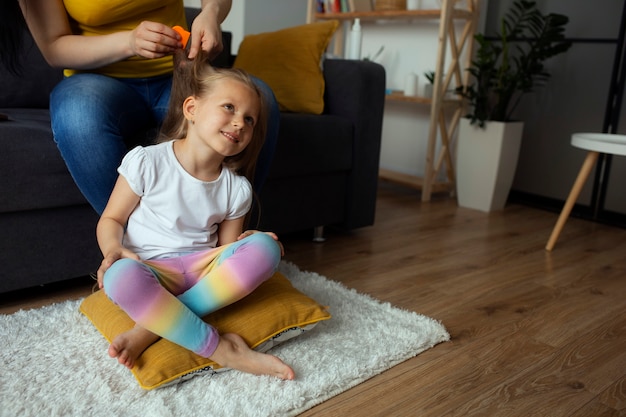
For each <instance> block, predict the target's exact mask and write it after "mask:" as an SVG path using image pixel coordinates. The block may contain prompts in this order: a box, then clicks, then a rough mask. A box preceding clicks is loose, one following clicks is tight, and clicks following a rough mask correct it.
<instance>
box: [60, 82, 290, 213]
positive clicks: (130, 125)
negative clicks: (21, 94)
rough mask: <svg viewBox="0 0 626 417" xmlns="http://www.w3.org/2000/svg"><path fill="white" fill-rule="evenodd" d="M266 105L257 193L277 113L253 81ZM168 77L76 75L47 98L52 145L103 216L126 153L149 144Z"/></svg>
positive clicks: (273, 137) (267, 164)
mask: <svg viewBox="0 0 626 417" xmlns="http://www.w3.org/2000/svg"><path fill="white" fill-rule="evenodd" d="M255 81H256V82H257V85H258V86H259V87H260V88H261V90H262V91H263V93H264V94H265V96H266V98H267V101H268V103H269V118H268V126H267V136H266V138H265V144H264V145H263V149H262V150H261V154H260V156H259V160H258V162H257V169H256V174H255V180H254V184H253V186H254V189H255V191H256V192H257V193H258V192H260V189H261V187H262V185H263V183H264V182H265V179H266V178H267V174H268V172H269V167H270V164H271V162H272V158H273V156H274V149H275V147H276V141H277V138H278V125H279V119H280V111H279V108H278V103H277V101H276V98H275V97H274V93H273V92H272V90H271V89H270V87H269V86H268V85H267V84H265V83H264V82H263V81H261V80H258V79H255ZM171 86H172V78H171V76H163V77H154V78H144V79H122V78H112V77H108V76H104V75H99V74H89V73H85V74H76V75H73V76H71V77H68V78H65V79H64V80H62V81H61V82H60V83H59V84H58V85H57V86H56V87H55V88H54V90H53V91H52V94H51V96H50V117H51V122H52V132H53V135H54V140H55V142H56V144H57V146H58V148H59V151H60V152H61V156H62V157H63V159H64V160H65V164H66V165H67V167H68V169H69V171H70V174H71V175H72V177H73V178H74V181H75V182H76V185H78V188H79V189H80V191H81V192H82V193H83V195H84V196H85V198H86V199H87V201H89V203H90V204H91V205H92V207H93V208H94V209H95V210H96V212H98V214H102V212H103V211H104V208H105V206H106V204H107V201H108V200H109V196H110V195H111V191H113V186H114V185H115V182H116V180H117V168H118V166H119V165H120V162H121V161H122V158H123V157H124V155H125V154H126V152H127V151H128V150H129V149H131V148H133V147H135V146H137V145H148V144H150V143H153V141H154V138H155V137H156V133H157V132H158V129H159V126H160V125H161V123H162V121H163V118H164V117H165V113H166V112H167V106H168V103H169V98H170V90H171Z"/></svg>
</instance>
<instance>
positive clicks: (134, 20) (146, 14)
mask: <svg viewBox="0 0 626 417" xmlns="http://www.w3.org/2000/svg"><path fill="white" fill-rule="evenodd" d="M63 3H64V5H65V9H66V10H67V13H68V15H69V18H70V24H71V25H72V30H73V32H74V33H75V34H77V35H85V36H98V35H106V34H109V33H114V32H120V31H125V30H133V29H135V28H136V27H137V25H139V23H141V22H143V21H144V20H148V21H152V22H160V23H163V24H165V25H167V26H170V27H173V26H176V25H179V26H182V27H187V22H186V19H185V7H184V4H183V1H182V0H63ZM172 69H173V60H172V57H171V56H166V57H164V58H156V59H146V58H141V57H136V56H135V57H132V58H129V59H127V60H124V61H120V62H116V63H113V64H110V65H107V66H105V67H102V68H99V69H94V70H89V71H88V72H95V73H99V74H104V75H109V76H112V77H120V78H146V77H155V76H159V75H164V74H169V73H171V72H172ZM77 72H80V71H76V70H72V69H66V70H65V75H66V76H69V75H72V74H75V73H77Z"/></svg>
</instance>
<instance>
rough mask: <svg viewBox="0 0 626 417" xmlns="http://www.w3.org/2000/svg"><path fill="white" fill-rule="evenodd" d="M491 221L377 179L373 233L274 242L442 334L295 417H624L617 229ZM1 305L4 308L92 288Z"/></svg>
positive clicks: (504, 215) (513, 213)
mask: <svg viewBox="0 0 626 417" xmlns="http://www.w3.org/2000/svg"><path fill="white" fill-rule="evenodd" d="M556 218H557V214H556V213H551V212H547V211H541V210H536V209H533V208H529V207H525V206H517V205H511V206H507V208H506V209H505V210H504V211H503V212H500V213H492V214H490V215H487V214H484V213H481V212H477V211H474V210H468V209H461V208H458V207H457V206H456V203H455V201H454V200H451V199H447V198H441V197H435V199H434V201H431V202H430V203H421V202H420V198H419V194H418V192H417V191H413V190H410V189H407V188H403V187H400V186H397V185H393V184H389V183H383V184H381V187H380V190H379V203H378V210H377V219H376V225H375V226H373V227H367V228H363V229H360V230H357V231H354V232H352V233H348V234H342V233H338V232H333V231H328V233H327V240H326V242H324V243H317V244H316V243H312V242H311V241H310V240H309V239H308V236H306V237H305V236H289V237H287V238H285V239H284V241H283V243H284V244H285V247H286V252H287V253H286V260H288V261H291V262H293V263H295V264H296V265H298V266H299V267H300V269H303V270H310V271H315V272H317V273H319V274H322V275H324V276H326V277H328V278H330V279H333V280H336V281H340V282H342V283H344V284H346V285H347V286H349V287H352V288H355V289H356V290H358V291H359V292H362V293H368V294H371V295H373V296H374V297H376V298H378V299H380V300H384V301H389V302H390V303H392V304H394V305H396V306H398V307H401V308H404V309H408V310H412V311H416V312H418V313H421V314H425V315H428V316H430V317H433V318H435V319H437V320H440V321H441V322H442V323H443V324H444V325H445V326H446V328H447V329H448V331H449V332H450V334H451V336H452V340H451V341H450V342H446V343H442V344H439V345H437V346H435V347H434V348H433V349H430V350H428V351H426V352H424V353H422V354H420V355H419V356H417V357H415V358H413V359H411V360H408V361H406V362H404V363H402V364H400V365H398V366H396V367H394V368H392V369H391V370H389V371H387V372H385V373H383V374H381V375H378V376H377V377H375V378H372V379H370V380H369V381H366V382H365V383H363V384H361V385H359V386H357V387H355V388H353V389H351V390H349V391H347V392H345V393H343V394H341V395H338V396H336V397H334V398H332V399H331V400H329V401H326V402H324V403H322V404H321V405H319V406H317V407H315V408H313V409H311V410H309V411H308V412H305V413H304V414H303V416H315V417H320V416H333V417H334V416H351V417H352V416H366V417H371V416H386V417H387V416H394V417H395V416H449V415H451V416H455V415H456V416H471V415H475V416H524V417H526V416H551V417H552V416H568V417H570V416H573V417H577V416H580V417H583V416H584V417H590V416H626V230H624V229H619V228H612V227H608V226H604V225H600V224H596V223H592V222H588V221H584V220H579V219H574V218H570V219H569V221H568V223H567V224H566V226H565V229H564V231H563V234H562V235H561V238H560V239H559V241H558V243H557V245H556V247H555V249H554V251H553V252H552V253H547V252H546V251H545V250H544V246H545V243H546V241H547V239H548V236H549V233H550V231H551V229H552V226H553V225H554V222H555V221H556ZM89 285H90V284H89V283H88V282H86V281H83V282H82V283H76V284H75V285H74V289H73V290H68V289H61V290H58V291H53V292H51V293H49V292H47V291H42V292H41V294H38V295H36V296H28V297H22V296H20V297H18V298H15V297H12V298H15V299H13V300H6V299H3V300H2V305H0V313H9V312H12V311H15V310H16V309H18V308H29V307H33V306H39V305H42V304H46V303H49V302H52V301H56V300H63V299H67V298H72V297H79V296H83V295H85V294H87V293H88V292H89Z"/></svg>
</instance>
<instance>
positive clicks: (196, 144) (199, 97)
mask: <svg viewBox="0 0 626 417" xmlns="http://www.w3.org/2000/svg"><path fill="white" fill-rule="evenodd" d="M170 108H171V113H170V115H169V117H168V118H167V119H166V122H165V123H164V130H165V133H167V134H169V135H170V138H174V139H173V140H169V141H166V142H162V143H160V144H157V145H153V146H148V147H145V148H143V147H137V148H135V149H133V150H132V151H130V152H129V153H128V154H127V156H126V157H125V158H124V160H123V161H122V164H121V166H120V168H119V170H118V171H119V173H120V176H119V178H118V180H117V183H116V185H115V188H114V190H113V193H112V195H111V198H110V200H109V203H108V204H107V206H106V208H105V210H104V212H103V214H102V217H101V219H100V221H99V223H98V227H97V236H98V243H99V245H100V249H101V251H102V253H103V255H104V260H103V261H102V265H101V267H100V269H99V271H98V282H99V284H100V287H101V288H104V291H105V292H106V294H107V296H108V297H109V298H111V299H112V300H113V301H114V302H115V303H116V304H118V305H119V306H120V307H121V308H122V309H123V310H124V311H125V312H126V313H127V314H128V315H129V317H130V318H132V319H133V320H134V321H135V323H136V326H135V327H134V328H133V329H131V330H129V331H128V332H126V333H122V334H120V335H118V336H117V337H116V338H115V339H114V340H113V342H112V343H111V345H110V347H109V355H110V356H111V357H114V358H117V360H118V361H119V362H120V363H121V364H123V365H125V366H127V367H128V368H132V367H133V366H134V364H135V362H136V360H137V358H138V357H139V356H140V355H141V353H142V352H143V351H144V350H145V349H146V348H147V347H148V346H150V345H151V344H152V343H154V342H155V341H156V340H158V339H159V337H163V338H166V339H168V340H170V341H172V342H174V343H177V344H179V345H181V346H183V347H185V348H187V349H189V350H191V351H193V352H195V353H197V354H198V355H201V356H203V357H207V358H210V359H211V360H213V361H215V362H217V363H219V364H220V365H222V366H224V367H228V368H234V369H238V370H241V371H244V372H249V373H253V374H257V375H272V376H276V377H279V378H282V379H293V378H294V372H293V370H292V369H291V368H290V367H289V366H288V365H286V364H285V363H283V362H282V361H281V360H280V359H278V358H277V357H275V356H272V355H268V354H262V353H259V352H256V351H253V350H251V349H250V348H249V347H248V346H247V345H246V343H245V342H244V340H243V339H242V338H241V337H240V336H238V335H236V334H223V335H220V334H218V332H217V331H216V329H214V328H213V327H211V326H210V325H209V324H206V323H205V322H204V321H202V319H201V317H203V316H205V315H207V314H209V313H211V312H213V311H215V310H218V309H220V308H222V307H224V306H226V305H228V304H231V303H233V302H235V301H237V300H240V299H241V298H243V297H245V296H246V295H248V294H249V293H250V292H252V291H253V290H254V289H255V288H256V287H258V286H259V285H260V284H261V283H262V282H264V281H265V280H266V279H268V278H269V277H270V276H271V275H272V274H273V273H274V272H275V270H276V268H277V266H278V263H279V262H280V258H281V256H282V246H281V245H280V243H279V242H278V239H277V237H276V235H274V234H273V233H260V232H255V231H247V232H244V233H242V230H243V227H244V217H245V215H246V213H247V212H248V210H249V209H250V206H251V201H252V187H251V185H250V181H249V179H250V176H251V175H252V174H251V173H253V172H254V168H255V161H256V158H257V156H258V154H259V151H260V149H261V146H262V144H263V138H264V136H265V118H266V111H265V104H264V101H263V96H262V94H261V92H260V90H259V89H258V88H257V87H256V86H255V84H254V83H253V82H252V81H251V80H250V78H249V77H248V76H247V75H246V74H244V73H243V72H241V71H237V70H218V69H214V68H212V67H211V66H210V65H209V64H208V63H207V62H206V61H205V59H204V57H203V56H198V57H196V59H195V60H194V61H193V62H189V61H187V62H186V63H185V64H184V65H180V66H179V68H178V69H177V70H176V72H175V75H174V83H173V90H172V99H171V105H170ZM177 118H178V119H177ZM176 120H177V122H175V121H176ZM173 121H174V122H173ZM246 176H248V178H246Z"/></svg>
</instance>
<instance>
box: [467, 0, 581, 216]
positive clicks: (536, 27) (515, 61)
mask: <svg viewBox="0 0 626 417" xmlns="http://www.w3.org/2000/svg"><path fill="white" fill-rule="evenodd" d="M568 22H569V19H568V17H567V16H564V15H561V14H556V13H549V14H542V13H541V12H540V11H539V10H538V9H537V5H536V2H534V1H528V0H516V1H515V2H514V3H513V4H512V6H511V8H510V10H509V11H508V12H507V13H506V14H505V16H504V17H503V18H502V19H501V24H500V32H499V33H497V34H496V36H494V37H490V38H488V37H486V36H484V35H483V34H476V35H475V36H474V39H475V40H476V42H477V43H478V49H477V51H476V55H475V58H474V59H473V60H472V64H471V66H470V68H468V71H469V73H470V74H471V75H472V78H473V83H471V84H469V85H467V86H462V87H459V88H458V89H457V93H458V94H460V95H461V96H462V97H464V98H465V99H466V100H467V103H468V104H469V106H470V108H471V111H470V113H469V114H468V115H467V117H466V118H463V119H462V120H461V122H460V125H459V137H458V146H457V198H458V201H459V205H461V206H464V207H470V208H476V209H479V210H482V211H492V210H499V209H502V208H504V204H505V203H506V199H507V197H508V194H509V190H510V188H511V185H512V183H513V177H514V175H515V168H516V167H517V156H518V154H519V148H520V144H521V137H522V132H523V122H521V121H512V117H513V112H514V110H515V108H516V107H517V105H518V104H519V102H520V99H521V98H522V96H524V95H525V94H527V93H530V92H532V91H534V90H535V89H536V88H537V87H541V86H543V85H545V84H546V81H547V80H548V79H549V77H550V74H549V73H548V71H547V70H546V67H545V65H544V62H545V61H546V60H547V59H549V58H552V57H554V56H555V55H558V54H561V53H563V52H565V51H567V50H568V49H569V48H570V46H571V42H570V41H568V40H566V39H565V35H564V32H565V26H566V25H567V23H568ZM492 136H494V137H492ZM490 154H495V155H494V156H495V157H498V158H504V157H506V158H507V159H506V160H504V161H501V160H498V161H495V162H489V161H488V160H487V156H488V155H490ZM479 167H480V168H479ZM481 170H483V171H484V172H481ZM470 174H472V175H473V174H478V175H479V177H478V178H476V179H472V176H471V175H470ZM472 185H475V186H476V187H478V188H472Z"/></svg>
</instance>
